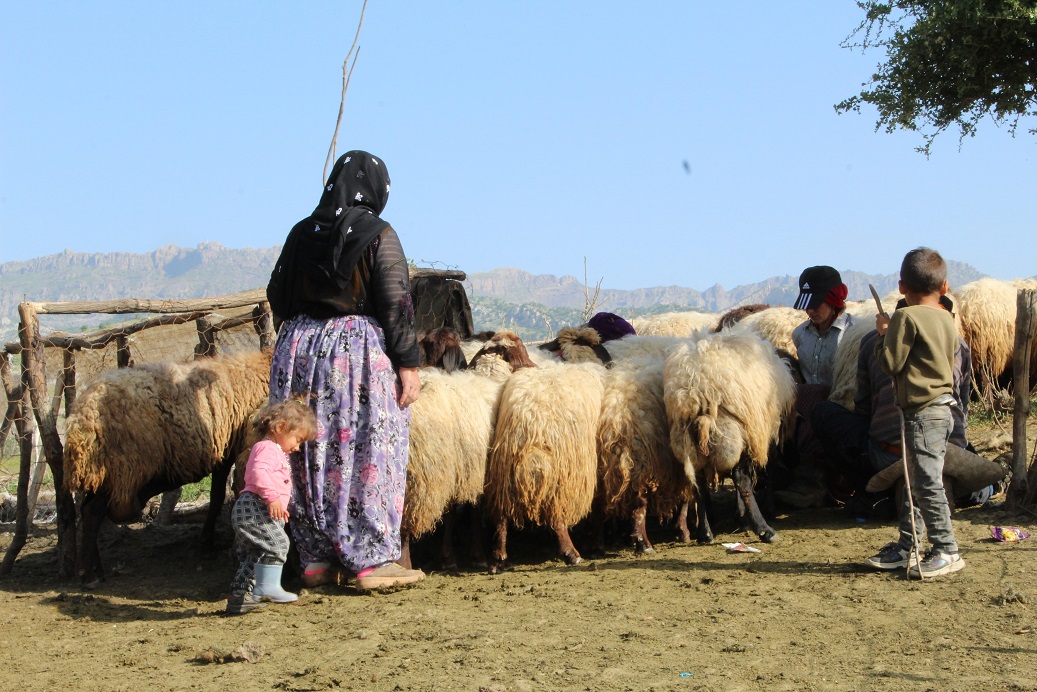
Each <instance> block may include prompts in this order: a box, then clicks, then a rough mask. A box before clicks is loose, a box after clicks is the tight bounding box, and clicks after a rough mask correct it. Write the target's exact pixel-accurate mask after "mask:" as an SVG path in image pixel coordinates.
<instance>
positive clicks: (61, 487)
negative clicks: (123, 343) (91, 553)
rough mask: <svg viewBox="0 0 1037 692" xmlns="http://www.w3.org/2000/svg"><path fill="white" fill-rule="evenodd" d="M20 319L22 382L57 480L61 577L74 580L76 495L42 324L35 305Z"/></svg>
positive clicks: (23, 308) (20, 310)
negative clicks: (53, 410)
mask: <svg viewBox="0 0 1037 692" xmlns="http://www.w3.org/2000/svg"><path fill="white" fill-rule="evenodd" d="M18 316H19V324H18V338H19V340H20V341H21V344H22V376H23V378H24V379H23V380H22V381H23V383H24V386H25V388H26V389H27V390H28V394H29V403H30V406H31V410H32V412H33V414H34V415H35V418H36V425H37V426H38V427H39V430H40V436H41V438H42V439H43V453H44V456H45V457H46V459H47V464H48V465H50V473H51V477H52V478H53V479H54V500H55V508H56V509H57V515H58V516H57V527H58V531H57V537H58V550H57V553H58V576H60V577H63V578H68V577H72V576H73V575H74V574H75V570H76V508H75V503H74V502H73V501H72V493H70V492H69V491H68V490H66V489H65V483H64V480H65V469H64V447H63V446H62V444H61V437H60V436H59V435H58V427H57V420H56V419H55V418H54V417H53V416H51V415H50V411H48V409H47V398H46V397H47V391H46V387H47V384H46V374H45V372H46V371H45V369H44V364H45V360H44V355H43V341H42V339H41V338H40V321H39V318H38V317H37V316H36V308H35V307H34V306H33V304H32V303H21V304H20V305H19V306H18ZM26 413H28V412H26ZM18 482H19V484H21V483H22V482H23V479H22V478H19V479H18ZM24 482H26V483H27V482H28V481H27V480H25V481H24ZM26 509H28V508H27V507H26Z"/></svg>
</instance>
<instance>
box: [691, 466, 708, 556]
mask: <svg viewBox="0 0 1037 692" xmlns="http://www.w3.org/2000/svg"><path fill="white" fill-rule="evenodd" d="M695 480H696V484H697V487H696V488H694V489H693V490H692V498H693V499H692V501H693V502H694V503H695V519H696V521H697V524H698V525H697V526H696V527H695V533H696V536H695V541H696V542H697V543H698V544H699V545H710V544H711V543H713V530H712V529H711V528H710V527H709V513H710V511H711V507H710V504H712V503H711V502H710V500H709V485H708V484H707V483H706V474H705V471H703V470H701V469H700V470H699V471H696V472H695Z"/></svg>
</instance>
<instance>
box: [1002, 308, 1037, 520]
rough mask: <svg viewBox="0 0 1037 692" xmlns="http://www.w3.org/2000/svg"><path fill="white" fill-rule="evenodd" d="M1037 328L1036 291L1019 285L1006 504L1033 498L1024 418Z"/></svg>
mask: <svg viewBox="0 0 1037 692" xmlns="http://www.w3.org/2000/svg"><path fill="white" fill-rule="evenodd" d="M1035 329H1037V291H1035V290H1033V289H1020V290H1019V292H1018V293H1017V294H1016V312H1015V353H1014V355H1013V358H1012V382H1013V385H1014V387H1015V406H1014V407H1013V409H1012V485H1011V487H1010V488H1009V493H1008V506H1009V508H1014V507H1016V506H1018V502H1019V500H1020V499H1022V501H1023V503H1025V504H1030V503H1031V502H1033V499H1034V485H1037V483H1035V479H1032V478H1030V477H1029V474H1030V473H1034V472H1035V470H1034V469H1027V468H1026V466H1027V461H1028V459H1027V456H1028V455H1027V448H1026V419H1027V418H1028V417H1029V415H1030V351H1031V350H1032V348H1033V336H1034V330H1035Z"/></svg>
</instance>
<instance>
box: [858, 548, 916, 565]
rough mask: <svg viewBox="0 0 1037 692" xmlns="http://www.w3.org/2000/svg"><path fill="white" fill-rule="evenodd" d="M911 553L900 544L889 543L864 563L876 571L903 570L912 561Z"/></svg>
mask: <svg viewBox="0 0 1037 692" xmlns="http://www.w3.org/2000/svg"><path fill="white" fill-rule="evenodd" d="M910 557H911V553H910V551H907V550H904V549H903V548H901V547H900V544H899V543H887V544H886V545H884V546H883V547H882V550H880V551H879V552H878V553H876V554H875V555H872V556H871V557H869V558H868V559H867V560H865V561H864V564H866V565H867V566H868V567H874V568H875V569H903V568H904V567H907V563H908V561H909V560H910Z"/></svg>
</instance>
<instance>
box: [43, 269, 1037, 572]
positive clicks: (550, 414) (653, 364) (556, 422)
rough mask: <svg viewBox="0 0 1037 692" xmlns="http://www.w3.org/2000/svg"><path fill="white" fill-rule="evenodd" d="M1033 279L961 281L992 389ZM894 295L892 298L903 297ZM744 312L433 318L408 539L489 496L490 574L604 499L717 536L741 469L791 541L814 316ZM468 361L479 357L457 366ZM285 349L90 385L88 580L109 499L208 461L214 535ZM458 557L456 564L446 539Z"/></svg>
mask: <svg viewBox="0 0 1037 692" xmlns="http://www.w3.org/2000/svg"><path fill="white" fill-rule="evenodd" d="M1035 286H1037V282H1034V281H1032V280H1031V281H1028V282H1016V283H1006V282H1001V281H996V280H993V279H982V280H980V281H977V282H974V283H971V284H968V285H966V286H964V287H962V289H961V290H960V291H958V292H957V294H956V300H957V304H958V314H957V318H958V319H959V326H960V329H961V333H962V335H963V337H964V338H965V340H966V341H967V342H968V343H969V345H970V347H971V349H972V356H973V361H974V363H973V369H974V372H975V373H977V375H982V376H983V377H985V378H986V380H985V381H986V382H987V383H988V385H990V386H993V385H994V384H995V383H997V382H998V380H999V378H1003V377H1004V375H1005V372H1006V371H1010V368H1011V361H1012V350H1013V343H1014V342H1013V339H1014V327H1015V292H1016V289H1017V288H1020V287H1027V288H1033V287H1035ZM896 299H897V296H889V297H887V298H886V299H885V300H884V301H883V303H884V307H885V308H886V310H887V311H891V310H892V308H893V306H894V305H895V303H896ZM848 311H850V312H851V313H854V314H856V315H857V316H859V317H860V318H861V319H860V326H859V327H858V328H857V329H855V330H851V331H850V332H849V333H847V334H846V335H845V337H844V338H843V340H842V342H841V344H840V347H839V352H838V354H837V367H836V383H835V386H834V388H833V393H832V397H833V399H836V400H838V401H840V403H844V404H846V403H850V404H851V405H852V401H853V395H854V388H855V386H856V381H855V377H854V368H855V366H856V353H857V346H858V345H859V341H860V338H861V337H862V336H863V335H864V334H865V333H866V332H867V331H869V330H870V328H872V327H873V325H874V322H873V316H874V314H875V312H876V309H875V305H874V303H873V302H871V301H867V302H859V303H849V304H848ZM739 316H740V317H741V319H738V320H737V321H735V320H734V319H731V318H728V319H724V316H721V315H705V314H703V313H670V314H667V315H658V316H653V317H649V318H639V319H635V320H632V323H633V325H634V327H635V328H636V330H637V335H631V336H626V337H624V338H622V339H619V340H615V341H609V342H607V343H606V344H601V343H600V341H599V339H598V336H597V333H596V332H594V330H592V329H588V328H579V327H575V328H566V329H563V330H562V331H561V332H559V334H558V340H557V343H556V344H555V345H557V346H558V349H557V350H556V351H554V352H548V351H544V350H541V349H537V348H530V349H527V348H526V347H525V345H524V344H523V343H522V342H521V340H520V339H519V338H518V337H517V336H516V335H515V334H513V333H511V332H508V331H500V332H497V333H496V334H493V335H492V337H488V338H485V339H479V340H477V341H473V342H464V343H458V342H457V341H456V336H453V337H452V336H451V335H450V334H449V333H448V332H445V331H443V332H441V333H439V334H436V335H429V338H427V339H425V340H424V341H423V348H424V349H425V353H426V357H427V360H428V361H429V366H428V367H425V368H423V369H422V371H421V379H422V393H421V396H420V397H419V399H418V401H417V402H416V403H415V404H413V406H412V414H411V439H410V465H409V469H408V481H407V496H406V503H405V508H404V520H403V532H404V537H405V539H415V538H418V537H421V536H423V535H425V534H428V533H429V532H431V531H432V530H433V529H434V528H436V527H437V526H439V525H441V524H444V525H445V526H446V527H447V528H452V522H451V521H450V519H451V517H452V516H453V512H452V511H451V510H452V509H454V508H455V507H457V506H459V505H465V504H467V505H475V506H478V507H480V508H481V511H482V513H483V516H484V517H485V518H486V519H487V520H488V522H489V525H490V527H491V528H492V530H493V533H494V535H493V538H492V540H491V541H490V547H491V551H490V555H489V559H488V565H489V568H490V569H491V571H499V570H500V569H501V568H502V566H503V565H504V564H505V561H506V559H507V543H506V540H507V531H508V528H509V526H512V525H517V526H523V525H528V524H535V525H541V526H546V527H549V528H550V529H552V530H553V531H554V533H555V534H556V536H557V538H558V542H559V550H560V553H561V556H562V557H563V559H564V560H565V561H566V562H567V563H569V564H576V563H578V562H580V560H581V556H580V553H579V552H578V551H577V549H576V547H575V546H574V545H573V542H572V540H571V538H570V536H569V529H570V528H571V527H572V526H573V525H574V524H576V523H577V522H579V521H581V520H583V519H585V518H587V517H589V516H591V515H592V514H593V515H594V516H595V517H596V518H597V519H598V520H603V519H606V518H609V517H613V518H620V519H622V520H624V521H627V522H629V525H630V527H631V528H630V537H631V541H632V543H633V545H634V546H635V548H636V549H637V550H639V551H651V550H652V546H651V543H650V542H649V540H648V537H647V534H646V532H645V517H646V516H647V515H648V514H653V515H656V516H659V517H661V518H669V517H677V518H678V526H679V527H680V529H681V532H682V535H683V537H684V539H685V540H690V532H689V531H688V528H687V523H686V517H687V513H688V511H689V506H692V507H696V508H697V520H698V521H697V536H698V539H699V541H702V542H707V541H710V540H712V533H711V531H710V529H709V524H708V518H707V513H706V506H707V505H706V503H705V502H696V499H697V498H705V497H708V492H707V490H708V487H709V486H710V485H711V484H712V483H713V482H714V481H715V480H716V479H717V478H721V477H724V476H727V475H730V476H731V477H732V478H733V479H734V481H735V487H736V489H737V491H738V497H739V500H740V507H744V510H745V511H746V512H747V516H746V520H747V521H748V524H749V526H751V528H752V530H753V531H755V532H756V533H757V535H758V536H759V537H760V538H761V540H764V541H770V540H775V539H776V538H777V534H776V533H775V532H774V531H773V529H771V528H770V527H769V526H767V524H766V521H765V520H764V519H763V517H762V516H761V514H760V512H759V509H758V507H757V505H756V502H755V499H754V496H753V488H752V479H753V468H754V467H764V466H765V465H766V464H767V461H768V457H769V455H770V454H771V450H772V449H774V447H775V445H777V444H779V443H780V442H781V441H782V439H783V438H784V436H785V435H786V434H787V433H788V431H789V430H790V428H791V425H792V423H793V421H792V420H791V416H792V415H793V413H792V411H793V402H794V399H795V391H796V390H795V377H794V372H795V370H796V367H795V358H794V357H793V356H792V355H791V352H792V351H793V347H792V344H791V332H792V329H793V328H794V327H795V326H796V325H798V324H799V323H801V322H802V321H803V320H804V319H805V317H804V314H803V313H802V312H801V311H796V310H793V309H791V308H786V307H766V306H755V307H754V308H753V309H752V310H744V311H743V314H742V315H739ZM721 327H722V328H721ZM1035 351H1037V349H1035ZM462 362H463V363H465V364H467V368H466V369H457V368H458V366H459V365H460V364H461V363H462ZM269 363H270V356H269V354H268V353H260V352H256V353H245V354H237V355H227V356H218V357H216V358H212V359H203V360H199V361H195V362H193V363H187V364H151V365H141V366H137V367H134V368H127V369H124V370H113V371H109V372H107V373H105V374H104V375H102V376H101V377H100V378H98V380H96V381H95V382H94V383H92V384H91V385H90V386H89V387H88V388H87V389H86V390H85V391H84V392H83V393H82V395H81V396H80V397H79V399H78V400H77V402H76V405H75V408H74V410H73V412H72V413H71V415H70V416H69V418H68V421H67V434H66V440H65V455H64V459H65V479H66V483H67V485H68V489H69V490H71V491H72V492H74V493H77V494H78V495H79V496H80V498H81V500H82V502H81V507H82V526H83V532H82V538H81V544H80V547H79V553H78V570H79V573H80V575H81V577H82V578H83V579H84V580H85V581H87V582H91V581H96V580H98V579H100V578H101V577H102V576H103V569H102V567H101V561H100V555H99V553H98V550H97V530H98V529H99V527H100V522H101V520H102V519H103V518H104V517H105V516H109V517H110V518H112V519H113V520H115V521H127V520H129V519H131V518H133V517H134V516H135V515H136V514H137V513H139V511H140V510H141V509H142V508H143V506H144V503H145V502H146V501H147V500H148V499H149V498H150V497H152V496H154V495H155V494H157V493H160V492H163V491H165V490H168V489H172V488H176V487H179V486H181V485H183V484H186V483H190V482H195V481H198V480H200V479H201V478H204V477H205V476H207V475H210V474H212V475H213V477H214V481H213V498H212V507H211V510H210V516H209V520H208V521H207V523H206V532H207V534H208V535H209V536H210V537H211V534H212V529H213V526H214V525H215V521H216V518H217V516H218V513H219V509H220V504H221V503H222V499H223V498H222V493H221V492H220V490H222V489H224V488H225V486H226V479H227V477H228V473H229V471H230V468H231V466H232V465H233V463H234V461H235V459H236V458H237V457H238V456H239V455H241V454H242V453H243V452H245V451H247V448H248V444H249V431H248V420H249V416H250V414H251V412H252V411H254V410H255V409H256V408H258V407H259V406H261V405H262V404H263V403H264V402H265V401H266V398H267V395H268V391H267V377H268V373H269ZM436 366H439V367H436ZM480 524H481V522H476V525H477V526H476V529H478V525H480ZM476 543H477V544H480V545H481V542H480V541H476ZM594 547H596V548H597V547H600V546H594ZM441 559H442V560H443V562H444V563H445V564H447V565H449V564H453V562H454V557H453V554H452V551H451V549H450V541H449V540H446V541H444V547H443V553H442V556H441ZM404 560H409V551H408V550H407V548H406V542H405V555H404Z"/></svg>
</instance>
